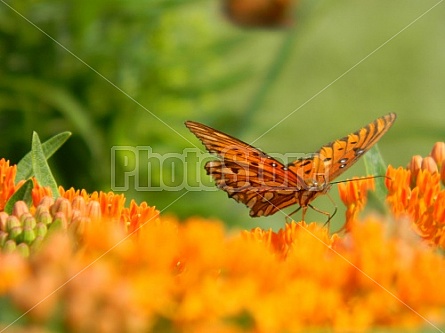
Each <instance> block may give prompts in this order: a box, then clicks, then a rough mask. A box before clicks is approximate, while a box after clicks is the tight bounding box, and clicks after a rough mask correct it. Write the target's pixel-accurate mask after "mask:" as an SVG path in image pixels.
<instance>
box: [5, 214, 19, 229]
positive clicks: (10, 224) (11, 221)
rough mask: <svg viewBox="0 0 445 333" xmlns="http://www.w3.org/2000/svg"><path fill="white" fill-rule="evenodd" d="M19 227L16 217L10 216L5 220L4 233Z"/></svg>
mask: <svg viewBox="0 0 445 333" xmlns="http://www.w3.org/2000/svg"><path fill="white" fill-rule="evenodd" d="M15 227H20V221H19V219H18V218H17V216H14V215H10V216H9V217H8V219H7V220H6V231H7V232H10V231H11V229H12V228H15Z"/></svg>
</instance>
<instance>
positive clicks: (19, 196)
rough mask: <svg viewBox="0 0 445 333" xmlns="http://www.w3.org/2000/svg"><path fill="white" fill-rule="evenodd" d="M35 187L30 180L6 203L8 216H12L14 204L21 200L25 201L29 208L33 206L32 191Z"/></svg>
mask: <svg viewBox="0 0 445 333" xmlns="http://www.w3.org/2000/svg"><path fill="white" fill-rule="evenodd" d="M33 187H34V184H33V182H32V180H31V179H28V180H27V181H26V182H25V183H24V184H23V185H22V186H20V188H19V189H18V190H17V191H16V192H15V193H14V194H13V195H12V197H10V198H9V200H8V201H7V202H6V205H5V212H6V213H8V214H12V210H13V208H14V204H15V203H16V202H17V201H20V200H23V201H24V202H26V204H27V205H28V206H29V205H30V204H31V191H32V189H33Z"/></svg>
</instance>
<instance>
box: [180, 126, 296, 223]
mask: <svg viewBox="0 0 445 333" xmlns="http://www.w3.org/2000/svg"><path fill="white" fill-rule="evenodd" d="M185 125H186V126H187V127H188V128H189V129H190V131H191V132H192V133H193V134H195V135H196V136H197V137H198V138H199V139H200V140H201V141H202V143H203V144H204V146H205V147H206V149H207V150H208V151H209V152H210V153H214V154H216V155H217V156H218V157H219V158H220V160H216V161H210V162H208V163H207V164H206V166H205V169H206V170H207V174H209V175H211V176H212V177H213V179H214V180H215V182H216V185H217V186H218V188H220V189H222V190H224V191H225V192H227V194H228V196H229V197H230V198H233V199H235V200H236V201H238V202H242V203H244V204H245V205H246V206H247V207H249V208H250V209H251V210H250V216H253V217H256V216H268V215H272V214H274V213H275V212H277V211H278V210H280V209H283V208H285V207H287V206H290V205H293V204H295V203H296V202H297V201H298V195H299V194H298V193H299V191H300V190H302V189H303V188H302V185H304V182H303V181H302V179H300V178H299V177H298V176H296V175H295V174H293V173H292V172H289V171H288V169H287V167H286V166H284V165H283V164H282V163H281V162H279V161H277V160H276V159H274V158H272V157H271V156H269V155H267V154H265V153H264V152H262V151H261V150H259V149H257V148H255V147H253V146H251V145H249V144H247V143H245V142H243V141H240V140H238V139H236V138H234V137H232V136H230V135H228V134H225V133H223V132H220V131H218V130H215V129H213V128H211V127H209V126H206V125H203V124H200V123H197V122H193V121H187V122H186V123H185Z"/></svg>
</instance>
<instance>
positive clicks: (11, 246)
mask: <svg viewBox="0 0 445 333" xmlns="http://www.w3.org/2000/svg"><path fill="white" fill-rule="evenodd" d="M16 247H17V244H16V243H15V241H13V240H12V239H8V240H7V241H6V242H5V245H3V252H4V253H13V252H14V251H15V249H16Z"/></svg>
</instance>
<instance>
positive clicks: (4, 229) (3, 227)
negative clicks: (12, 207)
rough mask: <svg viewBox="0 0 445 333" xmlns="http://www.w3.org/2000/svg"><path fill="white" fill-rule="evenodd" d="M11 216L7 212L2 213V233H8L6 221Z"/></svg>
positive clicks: (0, 227)
mask: <svg viewBox="0 0 445 333" xmlns="http://www.w3.org/2000/svg"><path fill="white" fill-rule="evenodd" d="M8 217H9V215H8V214H7V213H6V212H0V231H6V221H8Z"/></svg>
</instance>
